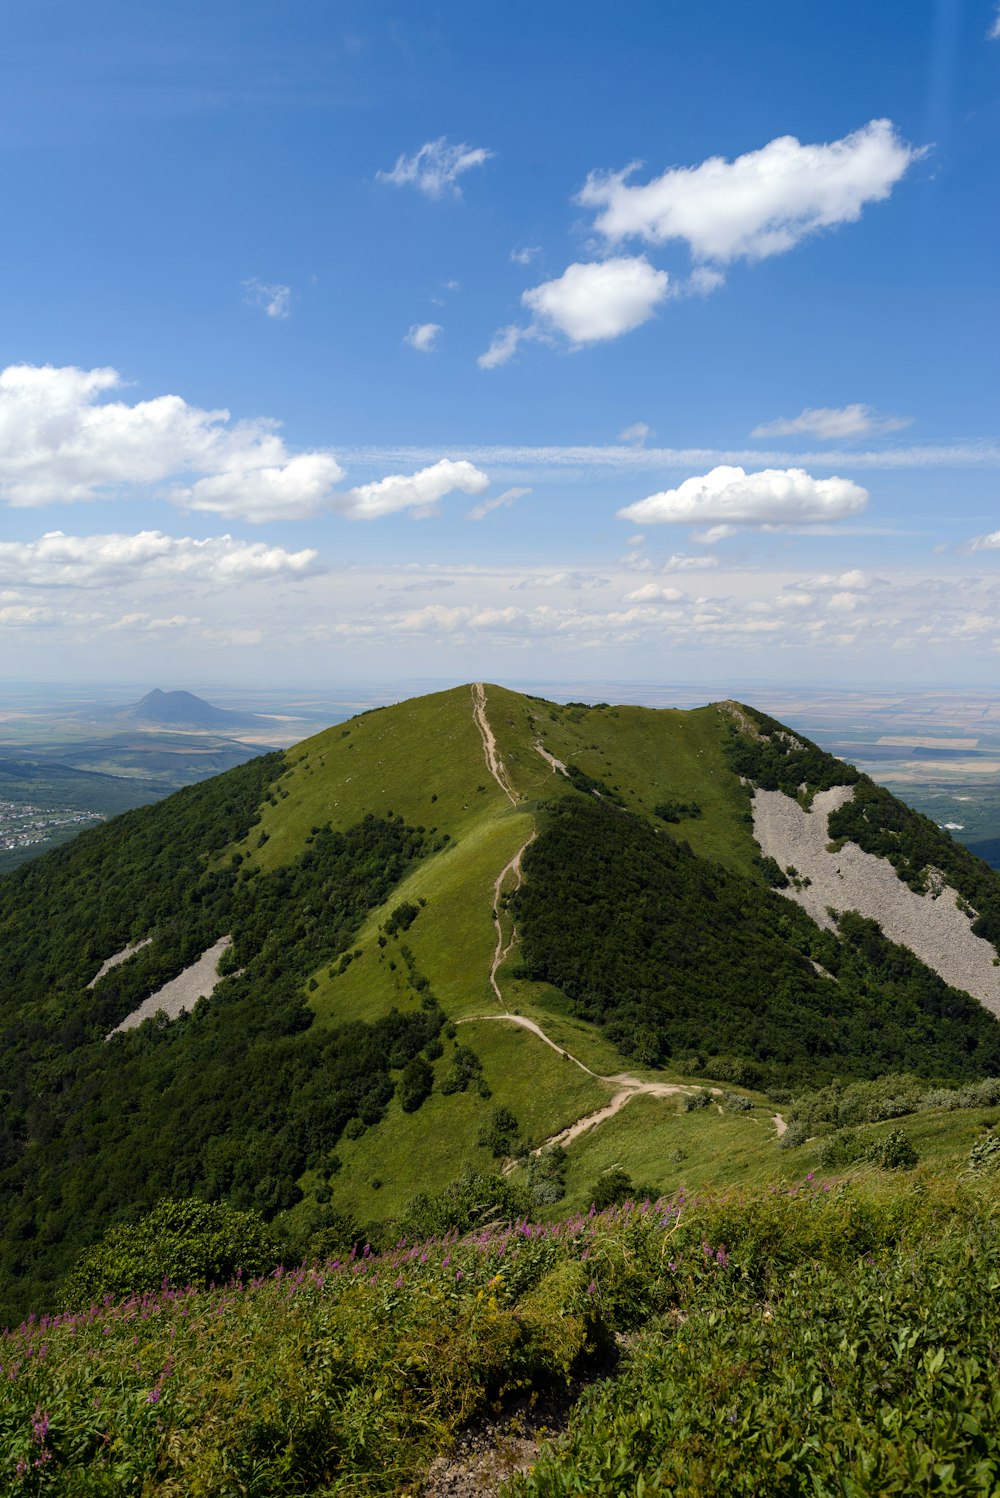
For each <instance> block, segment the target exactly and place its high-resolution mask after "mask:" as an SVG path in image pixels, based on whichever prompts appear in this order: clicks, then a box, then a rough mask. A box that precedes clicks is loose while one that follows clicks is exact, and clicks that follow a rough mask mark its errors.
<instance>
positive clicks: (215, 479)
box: [169, 453, 344, 523]
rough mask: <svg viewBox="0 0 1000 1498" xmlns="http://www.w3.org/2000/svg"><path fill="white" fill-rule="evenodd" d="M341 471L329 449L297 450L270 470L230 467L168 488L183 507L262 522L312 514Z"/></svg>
mask: <svg viewBox="0 0 1000 1498" xmlns="http://www.w3.org/2000/svg"><path fill="white" fill-rule="evenodd" d="M343 476H344V471H343V469H342V468H341V467H340V464H339V463H338V462H337V460H336V458H334V457H333V455H332V454H331V453H300V454H299V455H298V456H297V457H294V458H289V459H288V460H287V462H285V463H283V464H281V465H275V466H273V467H269V468H239V467H236V468H233V469H230V470H227V471H226V472H224V473H215V474H212V475H211V476H210V477H208V478H203V479H199V480H198V481H197V483H195V484H191V485H190V486H189V487H187V488H184V487H176V488H173V489H171V490H170V492H169V497H170V499H172V500H173V502H174V503H175V504H177V505H180V507H181V508H182V509H185V510H207V511H208V512H209V513H210V514H213V515H222V516H224V517H225V518H226V519H242V520H251V521H254V522H258V523H263V522H264V521H267V520H301V519H303V518H305V517H306V516H307V515H315V514H316V512H317V510H318V509H319V508H320V506H321V505H323V504H324V503H325V502H327V501H328V500H331V499H332V497H333V494H332V486H333V485H334V484H335V483H336V482H337V480H338V479H342V478H343Z"/></svg>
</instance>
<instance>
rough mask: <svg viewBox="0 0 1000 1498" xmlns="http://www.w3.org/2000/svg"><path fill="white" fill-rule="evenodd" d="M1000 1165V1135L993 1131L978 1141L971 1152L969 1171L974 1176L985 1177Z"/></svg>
mask: <svg viewBox="0 0 1000 1498" xmlns="http://www.w3.org/2000/svg"><path fill="white" fill-rule="evenodd" d="M998 1165H1000V1134H998V1133H997V1132H996V1130H995V1129H991V1130H990V1132H989V1133H988V1134H984V1135H983V1137H982V1139H977V1140H976V1142H975V1144H974V1145H973V1146H972V1148H971V1150H970V1151H969V1169H970V1170H971V1171H972V1172H973V1174H974V1175H985V1174H986V1172H987V1171H991V1170H996V1168H997V1166H998Z"/></svg>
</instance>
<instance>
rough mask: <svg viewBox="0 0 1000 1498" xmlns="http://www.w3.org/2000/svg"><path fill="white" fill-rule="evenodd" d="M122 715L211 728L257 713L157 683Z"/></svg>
mask: <svg viewBox="0 0 1000 1498" xmlns="http://www.w3.org/2000/svg"><path fill="white" fill-rule="evenodd" d="M121 716H122V717H123V718H128V719H130V720H131V721H132V722H134V723H158V724H174V725H177V726H185V727H197V728H207V727H211V726H213V725H217V724H225V725H226V726H228V727H232V726H233V725H234V724H237V723H246V722H248V721H249V720H250V719H252V718H253V716H254V715H253V714H252V713H234V712H230V711H229V710H228V709H227V708H223V707H213V705H212V704H211V703H210V702H206V701H205V700H204V698H203V697H196V696H195V694H194V693H193V692H185V691H177V692H164V691H163V689H162V687H154V688H153V690H152V691H151V692H147V693H146V695H145V697H143V699H142V700H141V702H137V703H135V705H134V706H133V707H128V708H126V709H125V711H124V712H123V713H122V714H121Z"/></svg>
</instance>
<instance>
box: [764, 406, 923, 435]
mask: <svg viewBox="0 0 1000 1498" xmlns="http://www.w3.org/2000/svg"><path fill="white" fill-rule="evenodd" d="M912 419H913V418H912V417H909V416H883V415H880V413H879V412H878V411H874V410H873V409H872V407H871V406H866V405H862V404H861V403H860V402H857V403H855V404H854V405H851V406H814V407H810V406H807V407H806V409H805V410H804V411H801V412H800V413H799V415H798V416H792V417H785V416H779V417H778V419H777V420H776V421H765V422H762V423H761V425H760V426H756V427H754V429H753V431H752V432H751V433H750V435H751V437H797V436H800V435H801V436H809V437H819V439H820V440H821V441H822V442H836V441H838V440H840V441H843V440H845V439H850V438H851V437H870V436H874V435H876V434H877V433H879V432H898V431H900V430H901V429H902V428H903V427H907V426H909V425H910V423H911V421H912Z"/></svg>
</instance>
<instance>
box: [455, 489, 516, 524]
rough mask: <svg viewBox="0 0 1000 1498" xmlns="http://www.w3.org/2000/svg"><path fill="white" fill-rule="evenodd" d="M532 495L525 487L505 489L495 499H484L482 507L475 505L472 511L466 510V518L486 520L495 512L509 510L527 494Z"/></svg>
mask: <svg viewBox="0 0 1000 1498" xmlns="http://www.w3.org/2000/svg"><path fill="white" fill-rule="evenodd" d="M530 493H531V490H530V489H527V488H524V487H517V488H514V489H505V490H504V492H503V493H502V494H498V495H497V496H496V498H495V499H484V500H483V502H482V504H481V505H475V506H474V507H473V508H472V509H471V510H466V512H465V518H466V520H485V519H486V517H487V515H490V514H492V512H493V511H494V510H506V509H509V508H510V506H511V505H512V504H516V502H517V501H518V500H519V499H523V498H524V496H525V495H526V494H530Z"/></svg>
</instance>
